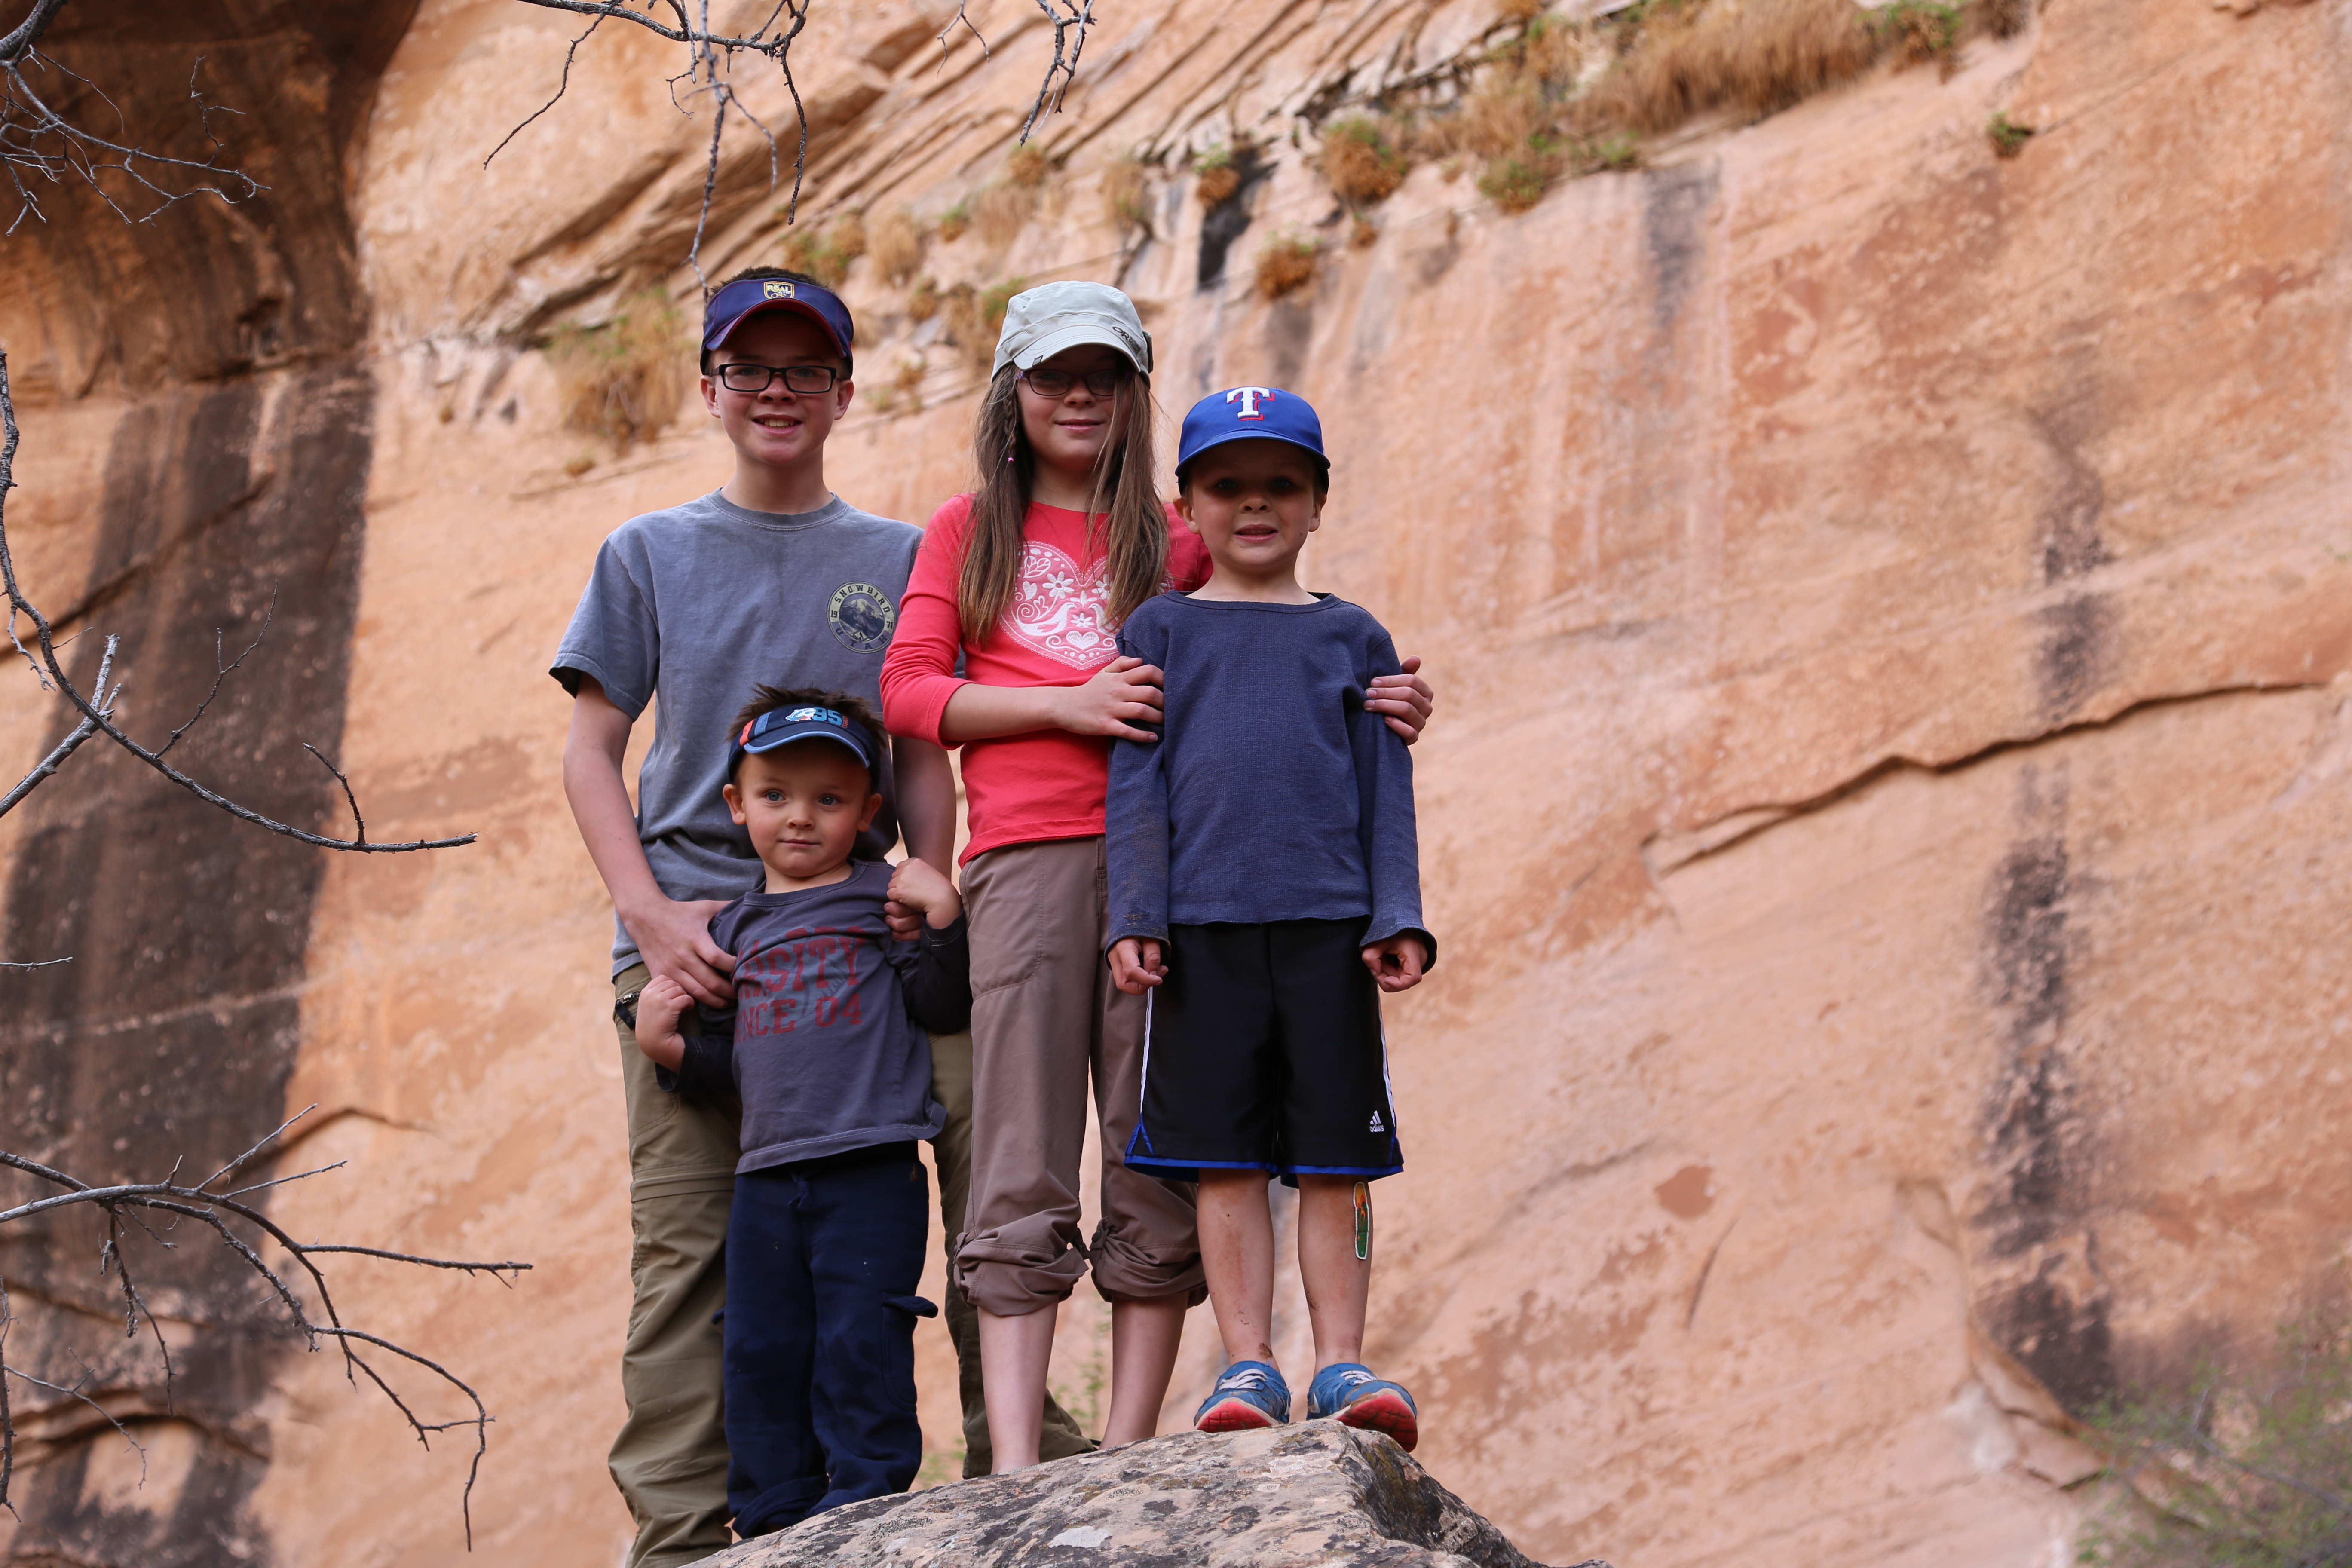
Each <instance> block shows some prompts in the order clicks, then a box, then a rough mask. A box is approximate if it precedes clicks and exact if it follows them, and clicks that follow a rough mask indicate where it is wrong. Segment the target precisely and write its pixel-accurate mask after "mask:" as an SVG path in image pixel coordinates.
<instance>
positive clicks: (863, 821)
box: [857, 790, 882, 833]
mask: <svg viewBox="0 0 2352 1568" xmlns="http://www.w3.org/2000/svg"><path fill="white" fill-rule="evenodd" d="M881 809H882V793H881V792H880V791H879V790H877V791H876V792H875V793H874V794H872V795H867V796H866V809H865V810H864V811H863V812H860V813H859V814H858V817H857V831H858V832H860V833H863V832H865V831H866V829H867V828H869V827H871V826H874V814H875V813H876V812H877V811H879V810H881Z"/></svg>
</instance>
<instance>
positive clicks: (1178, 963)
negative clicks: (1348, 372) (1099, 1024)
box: [1108, 386, 1437, 1448]
mask: <svg viewBox="0 0 2352 1568" xmlns="http://www.w3.org/2000/svg"><path fill="white" fill-rule="evenodd" d="M1176 483H1177V490H1178V498H1177V502H1176V504H1177V508H1178V510H1180V511H1181V513H1182V515H1183V517H1184V520H1185V521H1186V522H1187V523H1188V524H1189V525H1190V526H1191V527H1192V531H1194V532H1195V533H1198V534H1199V535H1200V536H1201V540H1202V542H1203V543H1204V544H1205V545H1206V546H1207V547H1208V552H1209V557H1210V560H1211V561H1212V563H1213V571H1212V573H1211V574H1210V577H1209V581H1208V582H1207V584H1205V585H1203V586H1202V587H1201V588H1199V589H1198V590H1196V591H1194V592H1193V593H1192V594H1189V595H1188V594H1173V593H1171V594H1163V595H1160V597H1158V598H1156V599H1152V600H1150V601H1149V602H1147V603H1146V604H1144V605H1141V606H1140V607H1139V608H1138V609H1137V610H1136V611H1135V613H1134V614H1133V615H1131V616H1129V617H1128V619H1127V623H1126V625H1125V626H1122V627H1121V628H1120V632H1119V651H1120V652H1121V653H1122V654H1127V655H1130V656H1132V657H1134V658H1140V659H1143V660H1145V661H1147V662H1149V663H1151V664H1155V665H1158V666H1159V667H1160V668H1161V669H1162V670H1163V671H1164V672H1165V673H1166V678H1167V686H1166V690H1167V700H1166V708H1165V719H1164V724H1163V727H1162V729H1161V732H1160V739H1159V740H1158V741H1157V742H1135V741H1122V742H1118V743H1117V746H1116V748H1115V750H1114V751H1113V752H1112V756H1111V769H1110V794H1109V800H1108V840H1109V842H1108V851H1109V875H1110V929H1109V943H1108V947H1109V962H1110V966H1111V973H1112V978H1113V979H1114V980H1115V981H1116V982H1117V983H1118V986H1119V988H1120V989H1122V990H1124V991H1127V992H1129V993H1130V994H1138V993H1148V994H1149V995H1150V1004H1149V1012H1148V1015H1147V1023H1146V1026H1145V1036H1144V1068H1143V1109H1142V1116H1141V1119H1140V1120H1139V1122H1138V1123H1137V1125H1136V1129H1135V1132H1134V1135H1133V1137H1132V1138H1131V1139H1130V1140H1129V1144H1128V1148H1127V1163H1128V1164H1129V1166H1130V1167H1132V1168H1134V1169H1136V1170H1140V1171H1149V1172H1152V1173H1156V1174H1158V1175H1160V1176H1162V1177H1165V1178H1168V1179H1171V1180H1183V1181H1192V1180H1197V1181H1198V1182H1199V1183H1200V1211H1199V1212H1200V1227H1201V1255H1202V1264H1203V1267H1204V1268H1205V1270H1206V1272H1207V1275H1208V1284H1209V1302H1210V1305H1211V1307H1212V1309H1213V1310H1214V1311H1215V1313H1216V1318H1217V1330H1218V1332H1219V1334H1220V1335H1221V1336H1222V1337H1223V1341H1224V1346H1225V1353H1226V1356H1227V1358H1228V1361H1229V1362H1230V1363H1231V1364H1229V1365H1228V1366H1227V1368H1226V1370H1225V1372H1224V1374H1223V1376H1222V1377H1220V1378H1219V1379H1218V1381H1217V1385H1216V1387H1215V1389H1214V1390H1213V1392H1212V1393H1211V1394H1210V1395H1209V1397H1208V1398H1207V1399H1206V1400H1204V1401H1203V1402H1202V1405H1201V1408H1200V1412H1199V1414H1198V1415H1196V1416H1195V1417H1194V1425H1196V1426H1199V1427H1201V1428H1202V1430H1204V1431H1212V1432H1222V1431H1232V1430H1236V1429H1240V1428H1246V1427H1255V1426H1276V1425H1279V1424H1282V1423H1284V1422H1286V1421H1288V1420H1289V1419H1290V1390H1289V1386H1288V1384H1286V1383H1285V1382H1284V1380H1283V1376H1282V1373H1281V1371H1280V1370H1279V1369H1278V1368H1276V1366H1275V1364H1274V1351H1273V1348H1272V1345H1271V1344H1270V1343H1269V1332H1270V1328H1271V1322H1272V1318H1273V1296H1274V1223H1273V1215H1272V1213H1271V1210H1270V1205H1269V1204H1268V1202H1267V1188H1266V1183H1267V1178H1268V1176H1269V1175H1270V1174H1272V1175H1278V1176H1280V1177H1281V1178H1282V1180H1283V1181H1284V1182H1286V1183H1287V1184H1291V1185H1294V1186H1296V1187H1297V1188H1298V1189H1299V1213H1298V1268H1299V1275H1300V1277H1301V1279H1303V1281H1304V1282H1305V1285H1306V1288H1307V1316H1308V1319H1309V1321H1310V1323H1311V1326H1312V1328H1313V1331H1314V1337H1315V1364H1316V1371H1315V1377H1314V1382H1313V1384H1312V1385H1311V1386H1310V1388H1309V1391H1308V1394H1307V1417H1308V1418H1309V1419H1310V1420H1312V1419H1316V1418H1319V1417H1323V1416H1336V1417H1338V1418H1339V1420H1340V1421H1342V1422H1345V1423H1346V1424H1348V1425H1349V1426H1361V1427H1369V1428H1371V1429H1374V1430H1378V1431H1382V1432H1386V1433H1388V1434H1389V1435H1390V1436H1392V1437H1394V1438H1395V1439H1396V1440H1397V1441H1398V1442H1399V1443H1401V1444H1402V1445H1403V1446H1404V1447H1406V1448H1411V1447H1412V1446H1413V1445H1414V1443H1415V1442H1416V1441H1417V1440H1418V1438H1419V1436H1420V1427H1419V1413H1418V1411H1417V1409H1416V1407H1415V1405H1414V1404H1413V1400H1412V1395H1411V1394H1408V1393H1407V1392H1406V1391H1405V1390H1404V1389H1402V1388H1401V1387H1399V1386H1398V1385H1397V1384H1393V1383H1390V1382H1386V1381H1384V1380H1382V1379H1381V1378H1380V1377H1378V1376H1377V1375H1375V1374H1374V1373H1372V1372H1371V1370H1370V1368H1368V1367H1366V1366H1364V1365H1363V1364H1362V1362H1361V1360H1360V1357H1361V1356H1362V1354H1363V1338H1364V1311H1365V1300H1366V1297H1367V1294H1368V1291H1369V1289H1370V1280H1371V1199H1370V1189H1369V1187H1368V1185H1367V1184H1368V1183H1370V1182H1372V1181H1374V1180H1377V1179H1378V1178H1380V1177H1381V1176H1388V1175H1393V1174H1395V1173H1397V1172H1398V1171H1400V1170H1402V1169H1403V1165H1404V1156H1403V1152H1402V1148H1401V1146H1400V1145H1399V1143H1398V1142H1397V1133H1396V1108H1395V1106H1394V1104H1393V1103H1392V1102H1391V1100H1390V1096H1389V1085H1388V1061H1387V1053H1386V1048H1385V1047H1384V1045H1383V1042H1382V1038H1381V1017H1380V994H1381V992H1383V991H1390V992H1394V991H1402V990H1405V989H1406V988H1408V987H1410V986H1412V985H1414V984H1418V983H1419V982H1420V980H1421V977H1422V974H1423V973H1424V972H1425V971H1426V970H1427V968H1428V967H1429V965H1430V964H1431V963H1434V962H1435V959H1436V950H1437V943H1436V940H1435V939H1434V938H1433V937H1432V936H1431V935H1430V934H1429V931H1428V930H1427V929H1426V928H1425V927H1424V926H1423V923H1422V918H1421V884H1420V870H1419V859H1418V850H1417V848H1416V846H1415V839H1414V826H1413V811H1412V760H1411V757H1410V755H1409V753H1408V752H1406V750H1405V746H1404V742H1402V740H1400V739H1399V738H1398V737H1397V736H1396V735H1395V734H1394V733H1393V732H1392V731H1391V730H1390V729H1389V727H1388V726H1387V725H1386V724H1384V723H1382V722H1381V720H1380V719H1379V718H1378V717H1377V716H1376V715H1373V714H1370V713H1367V712H1366V711H1364V708H1363V700H1364V694H1365V692H1366V691H1367V690H1368V689H1369V688H1370V682H1371V680H1372V679H1373V678H1374V677H1376V676H1381V675H1388V674H1393V673H1394V672H1395V671H1396V670H1397V668H1398V663H1397V656H1396V648H1395V647H1394V645H1393V644H1391V641H1390V640H1389V635H1388V633H1387V632H1385V631H1383V630H1382V629H1381V626H1380V623H1379V622H1377V621H1375V620H1374V619H1373V618H1372V617H1371V616H1370V615H1369V614H1367V613H1366V612H1365V611H1363V610H1362V609H1360V608H1359V607H1358V606H1356V605H1350V604H1349V603H1347V602H1345V601H1344V600H1341V599H1339V598H1338V597H1336V596H1334V595H1328V594H1312V593H1309V592H1307V590H1306V589H1305V588H1302V587H1301V586H1300V585H1299V583H1298V574H1297V564H1298V552H1299V551H1300V549H1301V548H1302V547H1303V546H1304V545H1305V544H1306V542H1307V535H1308V534H1310V533H1312V532H1313V531H1315V529H1316V527H1317V525H1318V523H1320V521H1322V508H1323V502H1324V500H1325V497H1326V496H1327V495H1328V492H1329V489H1330V464H1329V462H1328V460H1327V459H1326V458H1325V457H1324V455H1323V431H1322V426H1321V423H1320V422H1319V421H1318V419H1317V418H1316V416H1315V411H1314V409H1312V408H1310V407H1309V406H1307V401H1306V399H1304V398H1302V397H1299V396H1298V395H1296V394H1294V393H1290V392H1286V391H1283V390H1281V389H1279V388H1275V387H1263V386H1237V387H1234V388H1232V389H1230V390H1228V391H1225V392H1220V393H1213V394H1212V395H1209V396H1207V397H1205V398H1202V400H1201V401H1200V402H1199V403H1198V404H1195V405H1193V407H1192V412H1191V413H1189V414H1187V415H1186V416H1185V418H1184V430H1183V437H1182V440H1181V445H1180V447H1179V449H1178V452H1177V459H1176Z"/></svg>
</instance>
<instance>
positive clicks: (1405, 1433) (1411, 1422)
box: [1339, 1389, 1421, 1454]
mask: <svg viewBox="0 0 2352 1568" xmlns="http://www.w3.org/2000/svg"><path fill="white" fill-rule="evenodd" d="M1339 1424H1340V1425H1341V1426H1354V1427H1358V1428H1360V1429H1361V1430H1363V1431H1367V1432H1385V1433H1387V1434H1388V1435H1389V1436H1391V1437H1393V1438H1395V1439H1396V1444H1397V1447H1400V1448H1402V1449H1403V1450H1404V1451H1405V1452H1406V1453H1408V1454H1410V1453H1412V1447H1413V1445H1414V1444H1416V1443H1418V1442H1420V1441H1421V1418H1420V1417H1419V1416H1417V1415H1414V1414H1413V1412H1412V1405H1409V1404H1407V1403H1406V1402H1405V1398H1404V1395H1402V1394H1391V1393H1390V1392H1389V1391H1387V1390H1385V1389H1383V1390H1381V1391H1380V1392H1378V1393H1374V1394H1366V1395H1364V1397H1363V1398H1361V1399H1359V1400H1357V1401H1356V1402H1355V1403H1354V1404H1353V1405H1349V1406H1347V1408H1345V1409H1343V1410H1341V1411H1340V1412H1339Z"/></svg>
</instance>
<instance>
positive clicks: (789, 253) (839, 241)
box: [784, 213, 866, 289]
mask: <svg viewBox="0 0 2352 1568" xmlns="http://www.w3.org/2000/svg"><path fill="white" fill-rule="evenodd" d="M865 254H866V220H865V219H864V218H863V217H861V216H858V215H857V214H856V213H845V214H843V215H842V216H839V217H835V218H832V219H829V220H827V221H826V222H825V223H823V224H821V225H818V226H815V227H814V228H807V229H803V228H800V227H797V226H795V227H794V228H793V230H792V231H791V232H789V233H788V234H786V235H785V237H784V265H785V266H786V267H788V268H792V269H793V271H795V272H805V273H807V274H808V275H809V276H810V277H812V278H814V279H816V280H817V281H818V282H820V283H822V284H824V286H825V287H826V288H828V289H838V288H840V287H841V285H842V281H843V280H844V279H846V278H847V277H848V276H849V264H850V263H851V262H853V261H856V259H857V258H859V257H861V256H863V255H865Z"/></svg>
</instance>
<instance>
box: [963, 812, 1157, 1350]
mask: <svg viewBox="0 0 2352 1568" xmlns="http://www.w3.org/2000/svg"><path fill="white" fill-rule="evenodd" d="M963 896H964V908H965V916H966V919H967V920H968V921H970V932H971V1032H972V1101H971V1102H972V1142H971V1210H970V1216H969V1219H968V1220H967V1223H966V1228H965V1233H964V1236H963V1240H962V1246H961V1251H960V1252H959V1254H958V1257H957V1260H956V1278H957V1281H958V1283H959V1284H961V1287H962V1289H963V1290H964V1292H965V1293H966V1294H968V1295H969V1297H970V1299H971V1301H972V1303H973V1304H974V1305H975V1306H978V1307H982V1308H984V1309H986V1310H989V1311H991V1312H994V1313H996V1314H997V1315H998V1316H999V1317H1005V1318H1018V1317H1023V1316H1025V1315H1027V1314H1028V1313H1031V1312H1035V1311H1041V1310H1045V1309H1046V1308H1048V1307H1052V1306H1054V1305H1055V1304H1056V1303H1058V1302H1060V1301H1062V1300H1065V1299H1066V1298H1067V1297H1068V1296H1069V1294H1070V1291H1071V1290H1072V1289H1074V1288H1076V1285H1077V1282H1078V1279H1079V1277H1080V1276H1081V1275H1083V1274H1085V1273H1086V1272H1087V1269H1088V1268H1089V1267H1091V1268H1092V1269H1093V1272H1094V1281H1095V1289H1096V1290H1097V1292H1098V1293H1099V1294H1100V1295H1101V1296H1102V1297H1103V1299H1104V1300H1109V1301H1121V1300H1162V1299H1165V1298H1167V1297H1170V1296H1182V1297H1185V1298H1187V1299H1188V1300H1192V1301H1195V1302H1197V1301H1199V1300H1201V1299H1202V1295H1203V1294H1204V1288H1203V1286H1202V1273H1201V1242H1200V1236H1199V1233H1198V1232H1197V1230H1196V1229H1195V1228H1194V1221H1193V1189H1192V1185H1191V1184H1185V1183H1175V1182H1163V1181H1160V1180H1158V1179H1157V1178H1155V1177H1151V1176H1148V1175H1145V1174H1144V1173H1141V1172H1139V1171H1130V1170H1129V1169H1128V1168H1127V1164H1126V1162H1125V1160H1124V1159H1123V1158H1122V1155H1123V1154H1124V1152H1125V1151H1126V1148H1127V1140H1128V1135H1129V1133H1130V1132H1132V1131H1134V1130H1135V1122H1136V1118H1137V1116H1138V1115H1139V1109H1140V1097H1141V1095H1142V1092H1143V1024H1144V1016H1145V1015H1144V999H1143V998H1142V997H1140V996H1129V994H1126V993H1125V992H1123V991H1121V990H1119V989H1118V987H1117V986H1115V985H1113V984H1111V983H1110V966H1109V965H1108V963H1105V962H1104V961H1103V934H1104V930H1105V925H1106V922H1107V921H1108V918H1109V913H1108V906H1109V896H1110V884H1109V877H1108V868H1107V867H1106V865H1105V862H1104V858H1103V841H1102V839H1100V838H1099V837H1095V838H1062V839H1055V840H1051V841H1049V842H1045V843H1041V844H1016V845H1012V846H1009V847H1005V848H1003V849H992V850H989V851H988V852H987V853H985V854H982V855H980V856H977V857H975V858H973V859H972V860H971V863H970V864H968V865H967V866H965V868H964V873H963ZM1088 1079H1092V1081H1093V1085H1094V1101H1095V1111H1096V1115H1097V1120H1098V1121H1099V1123H1100V1127H1101V1135H1102V1215H1101V1218H1100V1220H1099V1222H1098V1223H1097V1226H1096V1227H1095V1232H1094V1236H1093V1237H1092V1239H1091V1240H1090V1241H1089V1240H1088V1239H1087V1237H1085V1234H1084V1232H1083V1230H1082V1229H1081V1224H1080V1215H1079V1212H1078V1165H1079V1162H1080V1161H1081V1159H1082V1158H1083V1157H1084V1155H1085V1144H1086V1127H1087V1082H1088ZM950 1294H953V1292H952V1291H951V1292H950Z"/></svg>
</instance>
